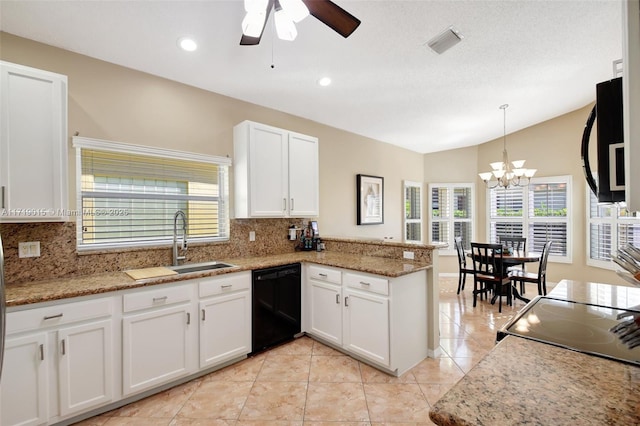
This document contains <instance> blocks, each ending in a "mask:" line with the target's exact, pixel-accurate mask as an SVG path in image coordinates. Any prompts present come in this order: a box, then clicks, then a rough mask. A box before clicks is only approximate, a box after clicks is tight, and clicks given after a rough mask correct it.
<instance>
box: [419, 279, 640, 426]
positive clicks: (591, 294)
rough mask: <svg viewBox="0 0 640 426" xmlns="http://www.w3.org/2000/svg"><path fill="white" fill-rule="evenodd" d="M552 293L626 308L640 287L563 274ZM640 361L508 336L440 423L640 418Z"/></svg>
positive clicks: (460, 386) (440, 413)
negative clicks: (634, 362)
mask: <svg viewBox="0 0 640 426" xmlns="http://www.w3.org/2000/svg"><path fill="white" fill-rule="evenodd" d="M549 296H551V297H555V298H562V299H565V300H572V301H576V302H585V303H601V302H605V301H606V302H609V303H611V304H616V305H618V306H620V307H628V306H633V305H637V304H638V303H640V289H637V288H633V287H622V286H612V285H608V284H599V283H584V282H579V281H570V280H563V281H561V282H560V283H558V285H557V286H556V287H555V288H554V290H553V291H552V292H551V293H550V294H549ZM638 389H640V367H638V366H635V365H631V364H627V363H622V362H617V361H612V360H608V359H605V358H601V357H598V356H593V355H588V354H583V353H579V352H575V351H571V350H568V349H564V348H560V347H557V346H552V345H549V344H546V343H539V342H535V341H532V340H528V339H524V338H520V337H515V336H508V337H506V338H505V339H504V340H502V341H501V342H500V343H498V344H497V345H496V347H495V348H494V349H493V350H492V351H491V352H490V353H489V354H488V355H487V356H486V357H485V358H484V359H483V360H482V361H480V362H479V363H478V365H476V366H475V367H474V368H473V369H472V370H471V371H470V372H469V373H468V374H467V375H466V376H465V377H463V378H462V379H461V380H460V381H459V382H458V383H457V384H456V385H455V386H454V387H453V388H452V389H450V390H449V391H448V392H447V393H446V394H445V395H444V396H443V397H442V398H441V399H440V400H439V401H438V402H437V403H436V404H435V405H434V406H433V407H432V409H431V411H430V414H429V415H430V418H431V419H432V420H433V421H434V422H435V423H436V424H437V425H440V426H452V425H494V426H497V425H516V424H531V425H568V424H576V425H578V424H579V425H604V424H606V425H632V424H640V392H638Z"/></svg>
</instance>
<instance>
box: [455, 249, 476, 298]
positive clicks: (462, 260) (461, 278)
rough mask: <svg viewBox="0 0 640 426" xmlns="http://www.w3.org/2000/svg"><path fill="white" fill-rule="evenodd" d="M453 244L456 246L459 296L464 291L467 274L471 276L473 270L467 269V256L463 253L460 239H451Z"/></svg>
mask: <svg viewBox="0 0 640 426" xmlns="http://www.w3.org/2000/svg"><path fill="white" fill-rule="evenodd" d="M453 241H454V244H455V246H456V251H457V252H458V267H459V273H458V292H457V294H460V290H464V284H465V282H466V281H467V274H473V269H472V268H468V267H467V256H466V255H465V253H464V248H463V247H462V237H455V238H454V239H453Z"/></svg>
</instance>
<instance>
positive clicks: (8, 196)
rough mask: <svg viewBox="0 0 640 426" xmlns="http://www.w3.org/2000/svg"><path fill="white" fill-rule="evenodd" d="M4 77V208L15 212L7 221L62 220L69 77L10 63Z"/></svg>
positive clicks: (0, 153)
mask: <svg viewBox="0 0 640 426" xmlns="http://www.w3.org/2000/svg"><path fill="white" fill-rule="evenodd" d="M0 74H1V75H0V77H1V78H0V93H2V97H1V98H0V122H1V123H2V125H1V126H0V127H1V129H0V185H1V186H2V188H1V189H2V194H0V196H1V197H2V199H0V208H6V209H9V210H8V211H9V215H8V217H6V218H7V219H11V217H12V216H13V217H15V218H16V220H21V221H29V220H40V221H46V220H52V219H55V216H58V220H59V219H60V218H59V216H60V214H61V213H60V212H59V211H58V210H60V209H61V208H63V207H64V206H65V205H66V203H67V199H66V198H67V195H66V194H67V178H66V175H67V167H66V164H67V149H66V147H67V89H66V83H67V80H66V77H65V76H63V75H58V74H54V73H50V72H46V71H41V70H37V69H34V68H29V67H24V66H21V65H16V64H10V63H6V62H3V63H2V66H1V73H0ZM34 123H37V125H34ZM23 209H30V210H29V211H30V212H31V213H29V214H24V212H23ZM33 209H42V210H41V211H38V212H36V211H33ZM47 209H52V210H50V211H46V210H47ZM20 212H23V213H20ZM41 213H42V214H41ZM44 213H46V215H44Z"/></svg>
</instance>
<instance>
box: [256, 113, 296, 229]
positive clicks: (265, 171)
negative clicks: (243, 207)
mask: <svg viewBox="0 0 640 426" xmlns="http://www.w3.org/2000/svg"><path fill="white" fill-rule="evenodd" d="M250 126H251V127H250V129H249V191H250V195H249V196H250V204H251V208H250V212H249V214H250V215H251V216H255V217H284V216H286V212H287V211H288V209H289V205H288V203H289V200H288V193H287V182H288V170H287V156H288V153H287V139H286V138H287V133H286V131H284V130H281V129H277V128H275V127H270V126H265V125H261V124H258V123H250Z"/></svg>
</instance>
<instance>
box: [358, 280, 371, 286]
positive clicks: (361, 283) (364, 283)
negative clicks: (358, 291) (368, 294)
mask: <svg viewBox="0 0 640 426" xmlns="http://www.w3.org/2000/svg"><path fill="white" fill-rule="evenodd" d="M360 285H366V286H370V285H371V283H367V282H364V281H360Z"/></svg>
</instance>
